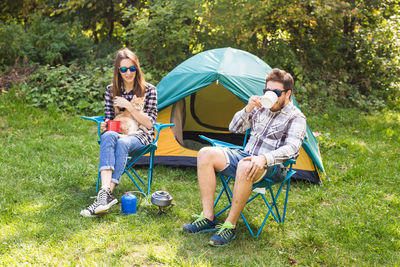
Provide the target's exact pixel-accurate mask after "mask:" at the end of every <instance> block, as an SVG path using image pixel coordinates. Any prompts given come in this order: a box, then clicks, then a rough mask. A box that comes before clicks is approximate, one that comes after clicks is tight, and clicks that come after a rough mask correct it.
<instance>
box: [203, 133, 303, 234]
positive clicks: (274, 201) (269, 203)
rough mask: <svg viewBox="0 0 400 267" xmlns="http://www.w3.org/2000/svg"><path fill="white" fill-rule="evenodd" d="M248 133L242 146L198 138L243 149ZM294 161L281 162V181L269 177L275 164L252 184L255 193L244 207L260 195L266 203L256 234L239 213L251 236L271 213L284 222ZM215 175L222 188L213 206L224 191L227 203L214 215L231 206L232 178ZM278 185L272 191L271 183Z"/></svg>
mask: <svg viewBox="0 0 400 267" xmlns="http://www.w3.org/2000/svg"><path fill="white" fill-rule="evenodd" d="M249 135H250V130H247V131H246V134H245V138H244V142H243V145H242V146H238V145H233V144H230V143H227V142H222V141H219V140H215V139H211V138H208V137H205V136H203V135H200V138H202V139H204V140H206V141H208V142H210V144H211V145H212V146H214V147H227V148H231V149H244V147H245V145H246V142H247V139H248V136H249ZM295 163H296V161H295V160H294V159H289V160H287V161H285V162H284V163H283V165H284V166H285V167H286V168H287V173H286V177H285V179H283V181H279V182H277V181H274V180H271V177H272V176H273V175H274V173H275V172H276V170H277V167H278V166H275V168H274V170H273V172H272V174H271V175H269V176H268V177H266V178H264V179H262V180H261V181H260V182H258V183H256V184H254V185H253V188H252V191H253V192H254V193H255V195H254V196H251V197H250V198H249V200H247V202H246V207H247V205H248V204H249V203H250V202H252V201H253V200H255V199H256V198H258V197H261V198H262V199H263V201H264V203H265V205H266V215H265V217H264V220H263V222H262V224H261V226H260V227H259V228H258V231H257V233H256V234H254V232H253V230H252V229H251V227H250V225H249V223H248V221H247V219H246V217H245V215H244V214H243V212H242V213H240V216H241V217H242V219H243V221H244V223H245V224H246V226H247V229H248V230H249V232H250V233H251V235H252V236H254V237H258V236H259V235H260V234H261V231H262V229H263V228H264V225H265V223H266V221H267V219H268V217H269V216H270V215H271V214H272V216H273V217H274V219H275V221H276V222H277V223H279V224H281V223H284V222H285V215H286V208H287V201H288V197H289V187H290V178H291V177H292V176H293V174H295V173H296V171H294V170H292V166H293V164H295ZM217 176H218V177H219V178H220V180H221V183H222V189H221V191H220V192H219V194H218V197H217V199H216V200H215V202H214V208H215V207H216V206H217V204H218V202H219V201H220V199H221V196H222V195H223V193H224V192H225V195H226V197H227V199H228V201H229V204H228V205H227V206H226V207H224V208H223V209H222V210H220V211H219V212H217V213H216V214H215V216H216V217H217V216H219V215H220V214H221V213H223V212H224V211H226V210H227V209H229V208H230V207H231V206H232V191H231V189H230V187H229V182H230V181H231V180H233V179H232V178H234V177H232V176H225V175H223V174H222V173H220V172H218V173H217ZM275 184H277V185H279V188H278V190H277V191H275V192H274V190H273V188H272V186H273V185H275ZM285 185H286V194H285V203H284V206H283V213H282V216H281V213H280V211H279V207H278V198H279V196H280V195H281V192H282V189H283V188H284V187H285ZM260 189H261V190H260ZM267 190H268V191H269V193H270V200H267V197H266V196H265V192H266V191H267ZM260 191H264V192H260Z"/></svg>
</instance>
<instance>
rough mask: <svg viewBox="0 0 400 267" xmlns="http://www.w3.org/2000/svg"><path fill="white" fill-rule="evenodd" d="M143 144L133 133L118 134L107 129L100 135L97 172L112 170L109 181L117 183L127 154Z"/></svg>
mask: <svg viewBox="0 0 400 267" xmlns="http://www.w3.org/2000/svg"><path fill="white" fill-rule="evenodd" d="M144 146H145V145H143V144H142V142H141V141H140V140H139V139H138V138H137V137H136V136H134V135H120V134H119V133H116V132H113V131H107V132H105V133H103V134H102V135H101V142H100V167H99V172H101V171H104V170H112V171H113V173H112V177H111V182H113V183H115V184H119V180H120V179H121V175H122V173H123V172H124V169H125V165H126V161H127V160H128V155H129V153H131V152H132V151H136V150H139V149H141V148H143V147H144Z"/></svg>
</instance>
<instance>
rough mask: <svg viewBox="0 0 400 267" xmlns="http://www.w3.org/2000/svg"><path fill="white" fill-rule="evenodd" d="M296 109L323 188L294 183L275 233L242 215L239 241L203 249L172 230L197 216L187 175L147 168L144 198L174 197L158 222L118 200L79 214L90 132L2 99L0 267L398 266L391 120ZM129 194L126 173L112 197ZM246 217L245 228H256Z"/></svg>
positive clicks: (146, 208) (398, 207)
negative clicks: (304, 120) (314, 148)
mask: <svg viewBox="0 0 400 267" xmlns="http://www.w3.org/2000/svg"><path fill="white" fill-rule="evenodd" d="M304 112H305V114H306V115H307V117H308V123H309V125H310V126H311V128H312V130H313V131H318V132H320V133H322V136H321V142H320V146H321V150H322V156H323V159H324V165H325V168H326V170H327V174H328V176H329V178H330V179H331V181H330V182H328V181H326V180H324V183H323V185H322V186H319V185H314V184H306V183H303V182H293V183H292V186H291V192H290V198H289V204H288V207H289V208H288V213H287V217H286V222H285V224H284V225H283V226H278V225H277V224H276V223H275V222H274V221H273V220H272V219H271V218H270V219H269V220H268V223H267V225H266V226H265V227H264V230H263V232H262V234H261V236H260V238H253V237H251V235H250V234H249V233H248V232H247V230H246V229H245V226H244V223H243V221H242V220H239V223H238V231H237V238H236V240H235V241H234V242H233V243H232V244H231V245H229V246H227V247H223V248H212V247H209V246H208V245H207V241H208V239H209V238H210V234H199V235H186V234H183V233H182V231H181V227H182V225H183V224H184V223H186V222H188V221H190V220H191V215H192V214H193V213H197V212H199V210H200V199H199V195H200V194H199V191H198V188H197V180H196V179H197V178H196V171H195V169H193V168H185V169H177V168H169V167H162V166H157V167H156V169H155V173H154V178H155V180H154V184H153V186H152V189H153V191H154V190H156V189H157V190H159V189H165V190H167V191H168V192H170V193H171V195H173V197H174V203H175V206H173V207H172V208H171V209H170V210H169V211H168V212H167V213H166V214H164V215H161V216H160V215H158V214H157V208H156V207H154V206H151V205H147V204H146V203H145V202H144V201H142V205H141V206H140V207H139V211H138V213H137V214H135V215H129V216H126V215H123V214H122V212H121V208H120V205H117V206H116V207H114V208H113V209H112V211H111V212H110V213H108V214H106V215H105V216H102V217H100V218H83V217H81V216H80V215H79V211H80V210H81V209H82V208H84V207H85V206H87V205H89V204H90V203H91V201H93V200H92V199H90V198H89V197H90V196H93V195H95V184H96V176H97V166H98V145H97V143H96V138H97V136H96V129H95V127H94V125H93V124H92V123H90V122H88V121H84V120H82V119H80V118H79V116H77V115H69V114H67V113H60V112H58V111H55V110H47V111H43V110H39V109H35V108H31V107H29V106H28V105H26V104H24V103H23V102H22V101H20V100H18V99H15V96H14V95H13V94H12V93H8V94H2V95H0V155H1V158H0V192H1V197H0V210H1V213H0V227H1V229H0V264H1V265H23V264H25V265H184V266H192V265H195V266H198V265H205V266H211V265H212V266H218V265H235V266H236V265H246V266H254V265H267V266H282V265H283V266H285V265H286V266H289V265H291V263H292V264H293V263H294V262H296V263H297V264H298V265H300V266H310V265H311V266H315V265H317V266H319V265H328V266H349V265H353V266H354V265H356V266H360V265H361V266H366V265H367V266H368V265H384V266H393V265H397V266H399V265H400V190H399V182H400V175H399V173H400V164H399V154H400V148H399V145H400V137H399V132H400V126H399V125H400V114H399V113H390V112H387V111H386V112H379V113H378V112H377V113H376V114H373V115H371V114H366V113H363V112H361V111H359V110H356V109H342V108H336V109H332V110H331V111H328V112H326V113H322V114H310V113H308V112H307V110H305V111H304ZM140 171H141V172H142V173H143V172H145V171H146V169H141V170H140ZM132 190H135V188H134V187H133V184H132V183H131V182H130V181H129V180H128V179H127V177H123V180H122V184H121V186H119V187H118V188H117V190H116V191H115V195H116V196H117V197H118V198H119V199H120V197H121V196H122V194H123V193H124V192H126V191H132ZM259 207H261V206H259ZM250 217H253V218H252V219H251V221H252V223H253V224H254V225H256V224H259V223H260V221H261V218H260V216H256V214H255V215H254V216H250Z"/></svg>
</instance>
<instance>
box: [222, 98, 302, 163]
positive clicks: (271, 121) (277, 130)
mask: <svg viewBox="0 0 400 267" xmlns="http://www.w3.org/2000/svg"><path fill="white" fill-rule="evenodd" d="M306 127H307V123H306V118H305V116H304V115H303V113H302V112H301V111H300V110H299V109H298V108H297V107H295V106H294V105H293V102H292V101H290V102H289V103H288V104H287V105H286V106H285V107H284V108H283V109H282V110H280V111H278V112H272V111H270V110H269V109H266V108H254V109H253V110H252V111H251V112H249V113H247V112H246V111H245V109H242V110H240V111H238V112H237V113H236V114H235V115H234V117H233V119H232V121H231V123H230V125H229V130H230V131H231V132H234V133H241V132H244V131H246V130H247V129H250V128H251V135H250V138H249V141H248V142H247V144H246V147H245V149H244V151H245V152H247V153H249V154H251V155H256V156H258V155H264V156H265V158H266V159H267V165H268V166H273V165H278V164H281V163H283V162H284V161H286V160H288V159H291V158H297V156H298V155H299V150H300V147H301V145H302V143H303V139H304V136H305V134H306Z"/></svg>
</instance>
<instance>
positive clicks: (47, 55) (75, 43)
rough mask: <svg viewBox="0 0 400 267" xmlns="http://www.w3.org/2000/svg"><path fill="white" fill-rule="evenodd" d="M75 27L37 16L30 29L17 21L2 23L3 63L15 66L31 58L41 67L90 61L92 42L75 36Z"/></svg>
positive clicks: (0, 45)
mask: <svg viewBox="0 0 400 267" xmlns="http://www.w3.org/2000/svg"><path fill="white" fill-rule="evenodd" d="M73 28H74V27H70V26H68V25H66V24H58V23H56V22H53V21H51V20H50V19H48V18H41V17H38V16H35V17H34V18H33V19H32V21H31V23H30V24H29V25H26V28H24V27H22V26H21V25H19V24H15V23H14V22H10V23H0V37H1V39H0V56H1V57H0V58H1V59H0V64H4V65H12V64H14V62H15V61H16V60H17V59H18V58H22V57H27V58H28V60H29V61H30V62H35V63H39V64H43V65H45V64H51V65H56V64H68V63H70V62H71V61H73V60H76V59H78V60H80V61H81V62H87V61H88V59H90V55H89V51H90V49H91V48H92V44H91V41H90V40H89V39H88V38H87V37H85V36H83V35H82V34H81V33H80V34H74V35H73V32H74V30H73Z"/></svg>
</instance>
